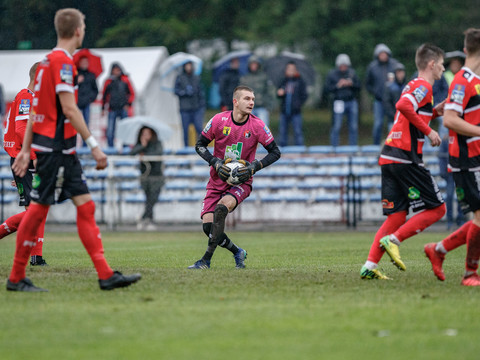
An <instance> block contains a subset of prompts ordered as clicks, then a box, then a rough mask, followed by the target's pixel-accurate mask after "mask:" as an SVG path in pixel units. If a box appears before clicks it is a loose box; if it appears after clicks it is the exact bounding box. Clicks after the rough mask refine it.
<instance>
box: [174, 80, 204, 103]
mask: <svg viewBox="0 0 480 360" xmlns="http://www.w3.org/2000/svg"><path fill="white" fill-rule="evenodd" d="M175 95H177V96H178V100H179V102H180V110H187V111H188V110H198V109H202V108H205V94H204V92H203V88H202V84H201V82H200V76H197V75H193V74H187V73H185V72H183V73H182V74H180V75H178V76H177V79H176V80H175Z"/></svg>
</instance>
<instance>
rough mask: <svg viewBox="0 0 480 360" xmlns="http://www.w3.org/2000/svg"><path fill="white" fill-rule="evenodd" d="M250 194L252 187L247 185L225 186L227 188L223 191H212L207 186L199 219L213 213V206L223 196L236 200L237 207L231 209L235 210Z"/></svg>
mask: <svg viewBox="0 0 480 360" xmlns="http://www.w3.org/2000/svg"><path fill="white" fill-rule="evenodd" d="M251 192H252V187H251V186H250V185H247V184H240V185H237V186H230V185H227V187H226V188H223V189H212V188H209V186H208V185H207V193H206V194H205V198H204V199H203V203H202V212H201V213H200V218H203V215H204V214H206V213H213V211H214V210H215V206H217V204H218V202H219V201H220V199H221V198H222V197H224V196H225V195H227V194H229V195H232V196H233V197H234V198H235V199H236V200H237V205H236V206H235V208H234V209H233V210H235V209H236V208H237V206H238V205H239V204H240V203H241V202H242V201H243V200H245V199H246V198H247V197H249V196H250V193H251ZM233 210H232V211H233Z"/></svg>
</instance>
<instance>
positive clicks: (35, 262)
mask: <svg viewBox="0 0 480 360" xmlns="http://www.w3.org/2000/svg"><path fill="white" fill-rule="evenodd" d="M30 265H31V266H47V265H48V264H47V262H46V261H45V259H44V258H42V256H41V255H33V256H31V257H30Z"/></svg>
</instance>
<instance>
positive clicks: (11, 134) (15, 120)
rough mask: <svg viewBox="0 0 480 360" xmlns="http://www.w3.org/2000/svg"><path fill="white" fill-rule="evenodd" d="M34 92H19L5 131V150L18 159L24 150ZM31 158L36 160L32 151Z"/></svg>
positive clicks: (24, 90) (9, 112) (13, 103)
mask: <svg viewBox="0 0 480 360" xmlns="http://www.w3.org/2000/svg"><path fill="white" fill-rule="evenodd" d="M33 96H34V94H33V92H32V91H30V90H29V89H22V90H20V91H19V93H18V94H17V96H15V100H13V102H12V104H11V106H10V110H9V111H8V115H7V121H6V124H5V131H4V133H3V148H4V149H5V151H6V152H7V153H8V155H10V156H11V157H13V158H14V157H17V154H18V153H19V151H20V150H21V149H22V144H23V136H24V135H25V129H26V128H27V121H28V118H29V117H30V108H31V106H32V102H33ZM30 156H31V158H32V159H36V156H35V153H34V152H33V151H32V153H31V155H30Z"/></svg>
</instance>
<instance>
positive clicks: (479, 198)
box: [452, 171, 480, 214]
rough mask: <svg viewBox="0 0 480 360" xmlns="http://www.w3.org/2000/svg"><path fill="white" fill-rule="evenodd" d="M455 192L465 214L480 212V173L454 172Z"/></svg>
mask: <svg viewBox="0 0 480 360" xmlns="http://www.w3.org/2000/svg"><path fill="white" fill-rule="evenodd" d="M452 174H453V179H454V180H455V191H456V193H457V199H458V202H459V203H460V206H461V208H462V212H463V213H464V214H466V213H469V212H470V211H473V212H475V211H477V210H480V171H473V172H472V171H460V172H454V173H452Z"/></svg>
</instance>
